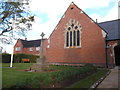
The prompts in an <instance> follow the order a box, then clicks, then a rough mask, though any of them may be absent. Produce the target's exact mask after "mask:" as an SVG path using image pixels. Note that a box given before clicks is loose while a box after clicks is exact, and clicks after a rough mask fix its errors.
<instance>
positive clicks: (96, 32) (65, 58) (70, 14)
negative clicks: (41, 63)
mask: <svg viewBox="0 0 120 90" xmlns="http://www.w3.org/2000/svg"><path fill="white" fill-rule="evenodd" d="M71 8H73V9H71ZM70 19H75V20H76V21H79V23H80V24H81V26H82V33H81V48H64V43H65V32H64V28H65V26H66V24H67V23H68V21H69V20H70ZM49 39H50V44H49V45H50V48H47V53H46V59H47V62H63V63H98V64H105V61H106V60H105V59H106V58H105V38H103V36H102V32H101V28H100V27H99V26H98V25H97V24H95V23H94V22H93V21H92V20H91V19H90V18H89V17H88V16H87V15H86V14H84V12H82V13H81V10H80V9H79V8H77V7H76V6H75V5H70V7H69V8H68V9H67V11H66V13H65V16H63V17H62V19H61V20H60V22H59V23H58V25H57V29H55V30H54V31H53V33H52V34H51V36H50V37H49Z"/></svg>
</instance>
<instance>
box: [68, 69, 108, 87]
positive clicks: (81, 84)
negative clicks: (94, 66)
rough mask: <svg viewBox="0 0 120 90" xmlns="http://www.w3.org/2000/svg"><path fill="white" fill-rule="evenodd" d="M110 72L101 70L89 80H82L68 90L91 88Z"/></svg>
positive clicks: (89, 77)
mask: <svg viewBox="0 0 120 90" xmlns="http://www.w3.org/2000/svg"><path fill="white" fill-rule="evenodd" d="M107 71H108V70H106V69H101V70H99V71H98V72H96V73H94V74H92V75H90V76H88V77H87V78H85V79H83V80H80V81H78V82H76V83H74V84H72V85H71V86H69V87H67V88H90V87H91V86H92V85H93V84H94V83H95V82H97V81H98V80H99V79H100V78H101V77H102V76H104V75H105V74H106V72H107Z"/></svg>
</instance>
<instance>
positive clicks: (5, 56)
mask: <svg viewBox="0 0 120 90" xmlns="http://www.w3.org/2000/svg"><path fill="white" fill-rule="evenodd" d="M10 58H11V55H10V54H2V63H10Z"/></svg>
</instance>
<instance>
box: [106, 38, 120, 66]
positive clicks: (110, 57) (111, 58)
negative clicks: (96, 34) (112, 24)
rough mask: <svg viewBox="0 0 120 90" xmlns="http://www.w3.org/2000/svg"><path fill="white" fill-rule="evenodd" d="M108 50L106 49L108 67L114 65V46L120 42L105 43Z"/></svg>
mask: <svg viewBox="0 0 120 90" xmlns="http://www.w3.org/2000/svg"><path fill="white" fill-rule="evenodd" d="M107 42H108V45H110V48H108V49H107V60H108V64H109V65H115V56H114V54H113V53H114V44H116V43H118V42H120V40H113V41H107Z"/></svg>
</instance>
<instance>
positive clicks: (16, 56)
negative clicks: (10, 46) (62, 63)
mask: <svg viewBox="0 0 120 90" xmlns="http://www.w3.org/2000/svg"><path fill="white" fill-rule="evenodd" d="M37 58H39V56H35V55H28V54H14V57H13V62H14V63H21V62H22V59H29V60H30V62H31V63H34V62H36V59H37ZM10 59H11V54H2V63H10Z"/></svg>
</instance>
